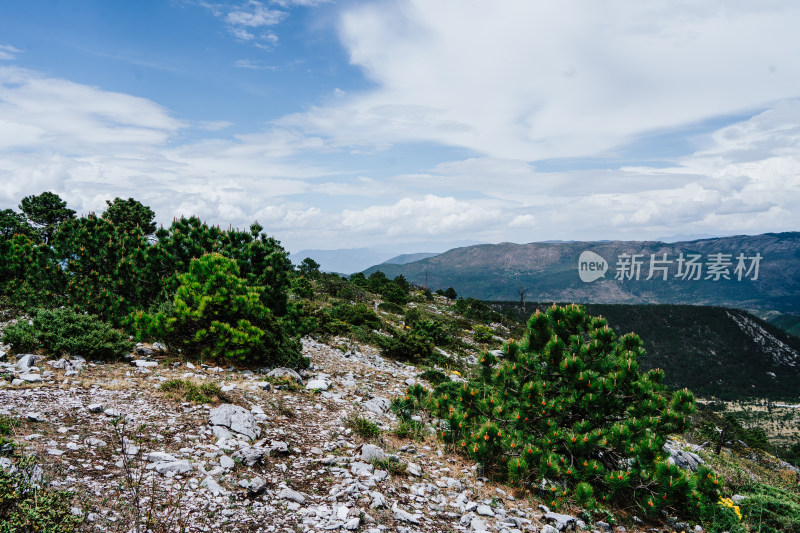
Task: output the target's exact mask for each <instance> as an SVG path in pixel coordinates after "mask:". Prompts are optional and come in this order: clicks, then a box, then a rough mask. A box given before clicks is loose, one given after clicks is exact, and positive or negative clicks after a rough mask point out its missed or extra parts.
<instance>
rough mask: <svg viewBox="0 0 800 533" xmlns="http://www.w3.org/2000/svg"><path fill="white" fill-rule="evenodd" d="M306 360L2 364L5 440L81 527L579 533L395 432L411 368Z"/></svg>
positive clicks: (431, 445) (568, 521)
mask: <svg viewBox="0 0 800 533" xmlns="http://www.w3.org/2000/svg"><path fill="white" fill-rule="evenodd" d="M303 351H304V354H305V355H307V356H308V357H310V358H311V360H312V363H313V366H312V368H311V371H310V373H309V374H308V375H306V376H305V379H303V381H302V384H301V383H298V384H297V385H296V386H291V387H290V388H289V389H285V390H278V389H276V388H275V387H274V386H273V385H272V384H271V383H270V381H269V380H270V379H271V380H272V381H275V378H274V377H273V378H268V377H267V376H265V375H263V374H260V373H254V372H251V371H238V370H235V369H221V368H217V367H213V368H212V367H206V366H200V365H198V366H193V365H191V364H186V363H179V362H174V363H170V362H169V361H167V360H166V359H163V358H157V359H151V360H147V361H146V360H144V359H137V360H135V361H133V362H132V363H133V364H126V363H115V364H95V363H87V362H84V361H81V360H80V359H74V360H71V361H64V360H62V361H60V362H58V361H35V359H36V358H35V357H29V358H21V359H20V361H19V363H21V365H19V366H17V365H16V364H14V363H13V361H10V362H7V363H5V371H6V372H9V373H13V375H14V376H18V377H17V380H15V381H14V382H13V384H12V383H9V382H8V381H3V382H2V384H0V385H2V387H0V405H2V411H0V414H3V415H7V416H9V415H10V416H13V417H16V418H19V419H22V420H23V424H22V425H21V426H20V427H18V428H16V430H15V433H16V434H15V435H14V437H13V439H14V441H16V442H17V443H19V445H21V446H22V447H23V450H24V453H26V454H30V453H33V454H35V457H36V461H37V466H36V468H35V470H34V471H33V472H32V474H31V475H32V476H33V477H34V478H35V479H38V480H45V481H48V482H50V483H51V485H52V486H54V487H59V488H65V489H69V490H71V491H74V492H75V493H76V494H78V498H77V499H76V500H75V502H74V504H73V505H74V506H75V507H74V508H73V512H74V513H76V514H80V515H81V516H84V517H85V519H86V525H85V528H86V530H90V531H115V530H119V531H129V530H131V527H132V526H133V525H134V524H135V523H136V516H135V512H134V510H135V509H139V510H141V512H142V514H141V516H140V520H141V521H144V520H145V519H146V517H147V514H146V511H147V510H148V509H150V508H151V505H152V506H153V507H152V509H153V510H152V513H153V514H152V517H151V518H152V521H153V523H154V524H156V526H157V527H154V528H153V530H159V531H177V530H179V527H180V526H185V527H186V531H265V532H270V531H323V530H361V531H370V532H373V533H377V532H380V531H408V532H411V531H457V530H460V531H482V530H486V531H506V532H508V533H514V532H520V531H544V532H548V531H549V532H553V531H556V530H557V528H560V529H565V528H567V527H569V528H573V527H586V524H583V523H582V522H579V521H578V520H576V519H575V518H573V517H570V516H568V515H562V514H558V513H550V512H548V511H549V510H548V509H546V508H545V507H543V506H539V505H538V502H536V501H535V500H533V499H530V498H525V497H515V495H514V494H512V493H511V491H510V490H509V489H508V487H502V486H500V485H496V484H494V483H490V482H489V481H488V480H486V479H484V478H481V477H479V474H478V469H477V467H476V466H475V465H474V464H470V463H468V462H465V461H464V460H463V459H462V458H460V457H459V456H456V455H453V454H448V453H447V451H446V450H445V449H444V448H443V447H442V445H441V443H439V442H438V441H436V440H435V439H433V438H432V437H428V438H426V439H425V440H423V441H411V440H400V439H397V438H396V437H395V436H393V435H392V434H391V433H390V432H389V431H388V430H389V429H390V428H392V427H394V426H395V425H396V420H395V418H394V415H393V414H392V413H391V412H390V411H389V409H388V407H389V399H390V398H393V397H394V396H396V395H399V394H401V392H403V391H404V389H405V387H406V386H407V384H408V383H412V382H413V380H415V379H417V378H416V377H415V376H416V374H417V373H418V369H416V368H414V367H412V366H408V365H404V364H400V363H396V362H392V361H387V360H385V359H383V358H382V357H381V356H380V355H379V354H377V353H376V352H375V351H373V350H371V349H370V348H362V349H360V350H354V351H350V352H348V353H344V352H343V351H342V350H339V349H337V348H334V347H331V346H328V345H325V344H320V343H317V342H315V341H313V340H310V339H306V340H305V341H304V343H303ZM34 362H36V364H37V366H31V365H32V363H34ZM11 367H14V368H13V371H12V368H11ZM68 374H69V375H68ZM19 376H21V377H19ZM273 376H276V374H274V373H273ZM170 379H190V380H192V381H195V382H197V383H217V384H219V385H220V386H221V388H222V390H223V391H225V395H226V398H225V402H224V403H223V404H222V405H218V406H214V405H204V404H199V405H197V404H193V403H189V402H182V403H181V402H179V401H174V400H172V399H169V398H168V397H166V396H165V394H164V393H161V392H159V391H158V387H159V385H160V384H161V383H163V382H165V381H167V380H170ZM282 379H283V380H284V381H280V380H278V381H277V382H282V383H289V382H290V381H286V380H287V379H290V378H282ZM291 389H294V390H291ZM361 417H363V418H365V419H368V420H372V421H374V422H375V423H376V424H377V425H379V426H380V427H381V428H383V429H384V431H383V433H382V437H381V438H380V439H379V440H375V441H373V443H367V442H365V441H364V439H362V438H361V437H360V436H359V435H357V434H356V433H354V432H353V430H352V429H351V427H352V424H348V421H349V420H354V419H357V418H361ZM115 421H116V422H115ZM348 426H351V427H348ZM2 461H3V463H2V467H3V468H5V469H9V470H11V469H14V468H16V466H15V463H14V461H11V460H9V459H7V458H4V459H2ZM518 496H519V495H518ZM604 525H605V524H603V523H600V522H598V523H597V524H595V525H594V527H593V528H589V529H590V530H592V529H595V528H596V529H597V530H604ZM632 529H633V530H637V527H633V528H632ZM632 529H631V527H628V530H629V531H630V530H632ZM654 530H657V528H656V529H654ZM620 531H621V530H620Z"/></svg>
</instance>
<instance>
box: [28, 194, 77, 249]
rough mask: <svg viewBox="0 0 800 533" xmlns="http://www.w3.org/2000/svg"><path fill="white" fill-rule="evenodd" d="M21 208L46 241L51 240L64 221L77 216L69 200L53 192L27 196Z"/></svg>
mask: <svg viewBox="0 0 800 533" xmlns="http://www.w3.org/2000/svg"><path fill="white" fill-rule="evenodd" d="M19 209H20V211H22V214H23V215H24V216H25V218H26V220H27V221H28V223H29V224H30V225H31V226H32V227H33V228H34V229H36V231H37V232H38V233H39V235H41V237H42V240H44V242H46V243H49V242H50V240H51V239H52V237H53V235H54V234H55V232H56V230H57V229H58V227H59V226H60V225H61V223H62V222H64V221H66V220H70V219H73V218H75V211H73V210H72V209H68V208H67V202H65V201H64V200H62V199H61V198H60V197H59V196H58V195H57V194H55V193H52V192H43V193H42V194H39V195H36V196H26V197H25V198H23V199H22V201H21V202H20V204H19Z"/></svg>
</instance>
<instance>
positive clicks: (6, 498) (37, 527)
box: [0, 456, 83, 533]
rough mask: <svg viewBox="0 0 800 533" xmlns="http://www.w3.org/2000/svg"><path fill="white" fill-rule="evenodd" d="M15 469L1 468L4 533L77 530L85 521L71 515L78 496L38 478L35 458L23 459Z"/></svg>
mask: <svg viewBox="0 0 800 533" xmlns="http://www.w3.org/2000/svg"><path fill="white" fill-rule="evenodd" d="M15 468H16V471H15V472H13V473H12V472H9V471H7V470H4V469H0V532H3V533H13V532H17V531H19V532H23V531H40V532H43V533H61V532H68V531H77V530H78V527H79V526H80V524H81V523H82V522H83V518H82V517H80V516H74V515H73V514H72V513H71V504H72V501H73V499H74V496H75V495H74V494H73V493H72V492H69V491H64V490H53V489H50V488H47V487H46V486H45V483H43V482H42V481H41V479H37V477H38V476H37V475H35V474H34V471H35V463H34V462H33V456H28V457H22V458H20V460H19V461H18V462H17V465H16V466H15ZM39 476H40V475H39Z"/></svg>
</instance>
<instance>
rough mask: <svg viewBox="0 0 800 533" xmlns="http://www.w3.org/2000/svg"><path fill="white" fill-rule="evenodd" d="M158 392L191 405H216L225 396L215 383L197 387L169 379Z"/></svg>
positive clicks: (191, 383) (182, 381)
mask: <svg viewBox="0 0 800 533" xmlns="http://www.w3.org/2000/svg"><path fill="white" fill-rule="evenodd" d="M158 390H160V391H161V392H164V393H166V394H167V395H168V396H169V397H171V398H173V399H175V400H179V401H187V402H192V403H218V402H221V401H224V400H225V394H224V393H223V392H222V390H221V389H220V388H219V385H217V384H216V383H203V384H201V385H197V384H195V383H194V382H193V381H190V380H188V379H170V380H168V381H165V382H164V383H162V384H161V385H160V386H159V387H158Z"/></svg>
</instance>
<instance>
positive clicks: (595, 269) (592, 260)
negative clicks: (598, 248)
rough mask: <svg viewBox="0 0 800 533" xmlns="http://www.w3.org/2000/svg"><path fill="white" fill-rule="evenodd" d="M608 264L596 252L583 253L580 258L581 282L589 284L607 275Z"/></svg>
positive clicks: (579, 272)
mask: <svg viewBox="0 0 800 533" xmlns="http://www.w3.org/2000/svg"><path fill="white" fill-rule="evenodd" d="M606 271H608V263H607V262H606V260H605V259H603V258H602V257H601V256H599V255H597V254H596V253H594V252H589V251H586V252H582V253H581V256H580V257H579V258H578V276H580V278H581V281H583V282H586V283H589V282H590V281H594V280H596V279H600V278H602V277H604V276H605V275H606Z"/></svg>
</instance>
